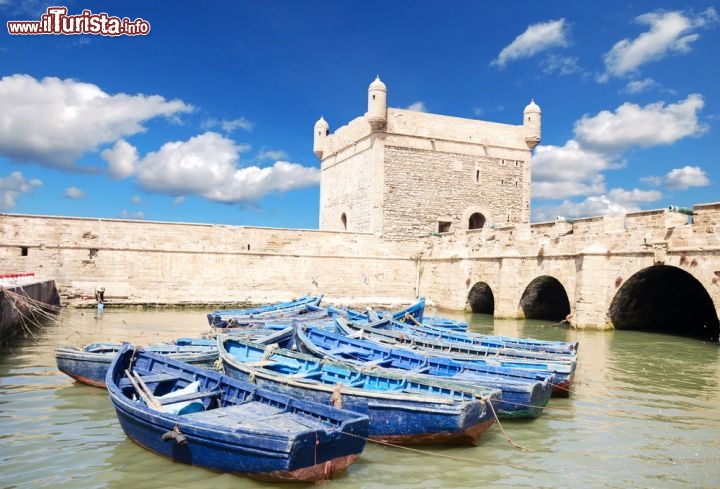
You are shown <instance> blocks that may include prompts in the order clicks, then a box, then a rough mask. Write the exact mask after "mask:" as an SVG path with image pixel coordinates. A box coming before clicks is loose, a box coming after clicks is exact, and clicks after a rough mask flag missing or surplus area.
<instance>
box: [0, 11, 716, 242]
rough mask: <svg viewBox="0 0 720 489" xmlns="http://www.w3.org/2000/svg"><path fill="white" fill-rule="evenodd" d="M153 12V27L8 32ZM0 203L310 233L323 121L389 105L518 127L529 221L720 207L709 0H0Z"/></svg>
mask: <svg viewBox="0 0 720 489" xmlns="http://www.w3.org/2000/svg"><path fill="white" fill-rule="evenodd" d="M53 5H61V6H64V7H67V10H68V14H69V15H80V14H82V12H83V10H90V11H91V13H92V14H100V13H103V12H104V13H107V14H108V16H117V17H120V18H124V17H127V18H129V19H130V20H131V21H134V20H136V19H143V20H144V21H146V22H147V23H149V25H150V33H149V34H148V35H138V36H116V37H110V36H102V35H95V34H81V35H35V36H21V35H10V34H9V32H8V30H9V27H6V23H7V21H17V20H23V21H24V20H32V21H39V20H40V19H41V15H42V14H45V13H47V11H46V9H47V8H48V7H49V6H53ZM0 18H2V20H3V22H2V26H3V27H2V31H3V32H2V33H0V212H9V213H22V214H43V215H63V216H90V217H104V218H128V219H145V220H158V221H186V222H204V223H221V224H232V225H248V226H269V227H289V228H309V229H315V228H317V226H318V199H319V161H318V159H317V158H316V157H315V155H314V154H313V152H312V136H313V125H314V123H315V121H316V120H317V119H318V118H319V117H320V116H321V115H322V116H324V118H325V119H326V120H327V121H328V122H329V124H330V129H331V131H333V130H334V129H336V128H338V127H339V126H342V125H344V124H346V123H347V122H349V121H350V120H351V119H353V118H355V117H357V116H359V115H361V114H362V113H364V112H365V110H366V108H367V106H366V104H367V98H366V97H367V87H368V85H369V84H370V82H372V80H373V79H374V78H375V76H376V75H380V77H381V78H382V80H383V81H384V82H385V84H386V85H387V87H388V105H389V106H391V107H400V108H411V109H415V110H423V111H427V112H432V113H438V114H445V115H451V116H457V117H466V118H477V119H481V120H489V121H495V122H502V123H508V124H521V123H522V110H523V108H524V107H525V106H526V105H527V104H528V103H529V102H530V100H531V99H534V100H535V101H536V103H537V104H538V105H539V106H540V107H541V109H542V112H543V134H542V142H541V143H540V145H539V146H538V147H537V148H536V150H535V154H534V156H533V193H532V220H533V221H534V222H538V221H547V220H552V219H554V218H555V216H557V215H563V216H569V217H580V216H594V215H600V214H605V213H610V212H627V211H634V210H645V209H659V208H663V207H666V206H668V205H671V204H673V205H680V206H688V207H691V206H692V205H693V204H696V203H708V202H717V201H720V191H719V190H720V159H719V158H718V155H719V154H720V129H719V127H718V126H720V68H719V66H718V65H719V64H720V63H718V61H717V59H718V54H717V48H718V46H720V6H719V5H718V2H713V1H703V0H696V1H692V2H691V1H687V2H684V3H683V2H680V1H652V2H650V1H632V0H631V1H628V0H622V1H615V0H612V1H603V2H577V1H553V2H537V1H515V2H508V3H499V2H481V1H466V0H449V1H444V2H431V1H423V0H415V1H410V0H403V1H401V0H395V1H392V0H383V1H377V0H362V1H360V0H357V1H335V2H328V1H316V0H304V1H295V0H282V1H281V0H278V1H271V0H268V1H243V0H239V1H216V2H189V1H184V0H180V1H172V2H169V1H167V2H160V1H152V2H149V1H142V2H140V1H135V0H123V1H102V2H98V1H89V0H88V1H78V0H73V1H69V2H66V3H59V2H50V3H48V2H42V1H35V0H33V1H27V2H15V1H11V0H0Z"/></svg>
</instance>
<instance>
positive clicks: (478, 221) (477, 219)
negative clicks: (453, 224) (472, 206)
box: [468, 212, 485, 229]
mask: <svg viewBox="0 0 720 489" xmlns="http://www.w3.org/2000/svg"><path fill="white" fill-rule="evenodd" d="M484 226H485V216H483V215H482V214H480V213H479V212H475V213H474V214H473V215H471V216H470V219H469V221H468V229H481V228H483V227H484Z"/></svg>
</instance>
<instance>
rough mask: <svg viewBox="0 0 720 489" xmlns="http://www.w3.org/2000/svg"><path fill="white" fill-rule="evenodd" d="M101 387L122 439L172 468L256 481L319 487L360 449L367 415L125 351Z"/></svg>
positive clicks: (128, 347) (152, 355)
mask: <svg viewBox="0 0 720 489" xmlns="http://www.w3.org/2000/svg"><path fill="white" fill-rule="evenodd" d="M106 384H107V389H108V393H109V395H110V400H111V401H112V403H113V405H114V407H115V411H116V413H117V417H118V420H119V422H120V425H121V426H122V429H123V431H124V432H125V434H126V435H127V436H128V437H129V438H130V439H131V440H132V441H134V442H135V443H137V444H138V445H140V446H142V447H144V448H146V449H148V450H150V451H153V452H155V453H157V454H159V455H162V456H164V457H167V458H169V459H171V460H173V461H175V462H181V463H185V464H190V465H195V466H199V467H204V468H206V469H210V470H213V471H217V472H224V473H233V474H238V475H243V476H247V477H250V478H254V479H258V480H267V481H302V482H319V481H324V480H326V479H330V478H333V477H334V476H335V475H337V474H338V473H340V472H342V471H344V470H345V469H346V468H347V467H348V466H349V465H351V464H352V463H353V462H354V461H355V460H356V459H357V458H358V456H359V455H360V454H361V453H362V451H363V449H364V448H365V444H366V440H367V436H368V430H369V425H370V423H369V419H368V417H367V416H365V415H363V414H359V413H354V412H352V411H347V410H344V409H337V408H334V407H332V406H328V405H322V404H317V403H313V402H309V401H303V400H299V399H295V398H292V397H290V396H287V395H284V394H280V393H277V392H273V391H270V390H266V389H261V388H259V387H257V386H256V385H253V384H251V383H248V382H242V381H239V380H237V379H233V378H230V377H228V376H225V375H222V374H220V373H219V372H216V371H212V370H206V369H201V368H199V367H196V366H193V365H190V364H187V363H184V362H179V361H177V360H173V359H172V358H169V357H167V356H163V355H157V354H155V353H152V352H148V351H145V350H143V349H136V348H134V347H132V346H131V345H129V344H125V345H124V346H123V347H122V348H121V349H120V351H119V352H118V354H117V355H116V356H115V358H114V359H113V362H112V364H111V366H110V369H109V370H108V374H107V378H106Z"/></svg>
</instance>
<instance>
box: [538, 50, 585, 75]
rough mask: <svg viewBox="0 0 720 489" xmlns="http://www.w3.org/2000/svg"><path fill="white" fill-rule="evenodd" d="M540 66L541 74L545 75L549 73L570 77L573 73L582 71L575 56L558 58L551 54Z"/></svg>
mask: <svg viewBox="0 0 720 489" xmlns="http://www.w3.org/2000/svg"><path fill="white" fill-rule="evenodd" d="M542 64H543V73H545V74H546V75H549V74H551V73H557V74H559V75H572V74H573V73H580V72H582V69H581V68H580V66H579V65H578V59H577V57H575V56H558V55H556V54H551V55H548V56H547V57H546V58H545V60H544V61H543V63H542Z"/></svg>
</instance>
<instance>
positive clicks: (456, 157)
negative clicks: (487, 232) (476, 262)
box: [383, 145, 524, 240]
mask: <svg viewBox="0 0 720 489" xmlns="http://www.w3.org/2000/svg"><path fill="white" fill-rule="evenodd" d="M384 156H385V158H384V160H385V193H384V198H383V202H384V206H383V209H384V219H383V221H384V223H385V225H384V227H383V237H384V238H385V239H388V240H407V239H408V237H411V238H413V239H414V238H416V237H417V236H427V235H428V234H430V233H432V232H438V230H439V229H438V222H439V221H444V222H449V223H450V231H454V230H467V229H468V219H469V217H470V214H471V213H472V212H479V213H481V214H483V215H484V217H485V219H486V222H487V224H488V225H493V224H500V223H502V224H505V223H507V222H513V223H515V222H520V221H521V219H522V218H523V215H522V204H521V201H520V200H519V199H518V197H517V196H518V192H517V190H518V189H519V188H521V187H522V186H523V184H524V181H523V174H524V164H523V162H522V161H517V160H513V161H510V160H504V159H499V160H496V159H492V158H488V157H477V156H473V155H465V154H457V153H442V152H438V151H427V150H419V149H409V148H402V147H395V146H389V145H386V146H385V154H384Z"/></svg>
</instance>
